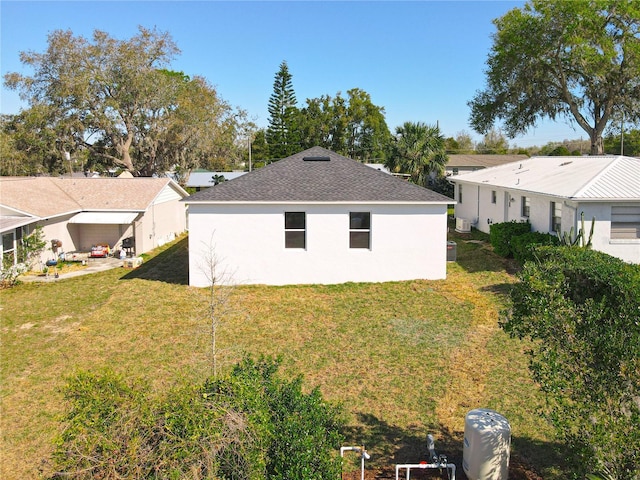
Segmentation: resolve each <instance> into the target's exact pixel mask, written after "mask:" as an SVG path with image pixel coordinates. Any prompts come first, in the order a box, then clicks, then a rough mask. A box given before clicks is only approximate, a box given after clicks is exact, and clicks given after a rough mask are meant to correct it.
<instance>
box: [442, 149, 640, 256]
mask: <svg viewBox="0 0 640 480" xmlns="http://www.w3.org/2000/svg"><path fill="white" fill-rule="evenodd" d="M450 181H451V182H453V183H455V198H456V200H457V202H458V203H457V205H456V207H455V215H456V222H457V226H458V227H460V226H461V225H465V224H467V225H472V226H474V227H475V228H477V229H478V230H481V231H483V232H486V233H488V232H489V227H490V225H491V224H492V223H501V222H509V221H526V220H529V222H531V226H532V230H534V231H538V232H545V233H553V232H555V231H560V232H569V231H570V230H571V228H572V227H573V228H574V230H575V231H577V230H578V229H579V228H580V218H581V214H582V213H584V218H585V230H587V234H588V230H589V229H590V228H591V219H592V218H593V217H595V219H596V221H595V228H594V235H593V248H594V249H595V250H599V251H601V252H605V253H608V254H609V255H612V256H615V257H618V258H621V259H622V260H625V261H627V262H632V263H640V159H638V158H631V157H624V156H589V157H575V156H573V157H533V158H530V159H526V160H522V161H517V162H513V163H509V164H506V165H501V166H496V167H492V168H486V169H483V170H478V171H476V172H472V173H467V174H464V175H458V176H455V177H450Z"/></svg>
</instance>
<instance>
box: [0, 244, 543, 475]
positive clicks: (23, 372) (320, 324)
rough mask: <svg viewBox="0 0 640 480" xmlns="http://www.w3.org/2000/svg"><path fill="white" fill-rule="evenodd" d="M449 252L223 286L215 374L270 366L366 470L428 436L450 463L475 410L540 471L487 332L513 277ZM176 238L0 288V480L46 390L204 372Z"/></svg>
mask: <svg viewBox="0 0 640 480" xmlns="http://www.w3.org/2000/svg"><path fill="white" fill-rule="evenodd" d="M458 242H459V243H458V263H457V264H450V265H449V273H448V278H447V280H443V281H412V282H390V283H383V284H344V285H313V286H291V287H265V286H242V287H235V288H234V289H232V291H231V292H230V299H229V306H230V307H232V311H233V312H234V313H233V314H232V315H228V316H227V317H225V319H224V321H223V324H222V325H221V327H220V330H219V332H218V335H219V353H220V355H221V359H222V360H223V364H224V365H227V366H229V365H231V364H233V363H235V362H236V361H237V360H239V359H240V358H241V357H242V356H243V355H244V354H245V353H251V354H266V355H279V356H282V359H283V365H282V371H283V373H285V374H286V373H288V374H290V375H298V374H302V375H303V376H304V379H305V385H307V386H308V387H309V388H311V387H314V386H319V387H320V388H321V391H322V393H323V395H324V396H325V398H327V399H329V400H331V401H334V402H339V403H341V404H342V405H343V407H344V409H345V411H346V413H347V414H348V417H349V428H348V430H347V431H346V432H345V434H346V436H347V440H348V442H349V443H350V444H365V445H366V446H367V448H368V449H369V450H370V451H371V453H372V457H373V458H372V461H371V462H369V463H368V465H369V468H371V469H372V471H373V470H378V471H382V470H384V469H385V468H387V469H388V468H389V467H392V466H393V464H395V463H405V462H415V461H420V460H423V459H424V458H425V457H426V450H425V437H426V435H427V433H434V434H435V435H436V440H437V442H438V445H439V447H438V449H439V450H441V451H442V452H443V453H447V454H448V455H449V457H450V458H451V459H452V460H454V461H456V463H457V464H458V465H460V464H461V454H462V444H461V441H460V440H461V428H462V422H463V420H464V414H465V413H466V411H468V410H470V409H472V408H476V407H487V408H495V409H496V410H498V411H501V412H502V413H504V414H505V415H507V417H508V418H509V419H510V420H511V423H512V427H513V431H514V451H515V453H516V455H523V456H526V458H534V459H535V461H536V462H537V464H539V465H541V468H547V470H548V465H547V466H545V465H546V464H545V463H544V461H545V460H544V455H543V454H542V453H541V452H544V449H545V448H546V446H547V445H548V438H549V437H548V430H545V429H540V428H539V419H538V418H537V417H536V414H535V409H536V407H537V405H538V404H539V401H540V399H539V396H538V395H537V394H536V391H535V390H534V389H533V386H532V385H531V383H530V381H528V378H529V376H528V372H527V371H526V359H525V358H524V355H523V354H522V348H521V345H520V344H519V343H518V342H515V341H513V340H511V339H509V338H508V337H506V336H505V335H504V334H503V333H502V332H501V331H500V330H499V328H498V325H497V320H498V318H497V315H498V311H499V309H500V307H501V305H502V302H503V298H502V294H503V293H504V288H505V285H507V284H508V283H509V282H512V281H513V278H512V277H511V276H510V275H509V273H508V272H507V270H505V268H504V265H503V263H501V262H502V261H501V260H499V259H497V258H496V257H495V256H493V254H492V253H491V251H490V250H489V249H487V248H486V246H483V245H482V244H481V243H480V244H478V243H470V244H467V243H463V242H464V240H463V239H458ZM186 243H187V242H186V239H185V238H181V239H179V240H178V241H177V242H175V243H174V244H171V245H167V246H165V247H163V248H162V249H160V251H159V252H156V254H154V255H153V256H151V257H150V258H148V259H147V261H146V262H145V264H144V265H143V267H141V268H140V269H137V270H134V271H127V270H123V269H114V270H110V271H107V272H102V273H98V274H93V275H87V276H82V277H77V278H73V279H67V280H63V281H59V282H55V283H46V284H45V283H35V284H25V285H20V286H18V287H17V288H15V289H12V290H7V291H3V292H0V295H1V296H2V297H1V298H2V307H3V310H2V348H3V351H2V358H1V363H0V367H1V370H0V372H1V375H2V396H1V399H2V400H1V401H2V418H1V419H0V422H1V423H0V427H1V431H2V434H1V442H0V449H1V450H2V452H3V462H2V467H1V468H2V470H1V471H0V476H1V477H2V478H9V479H10V478H34V477H36V476H37V475H38V468H39V466H40V465H41V462H42V460H43V459H46V458H48V456H49V454H50V453H51V451H52V443H51V442H52V439H53V438H54V436H55V434H56V432H57V431H58V429H59V425H58V423H57V419H58V417H59V415H60V414H61V412H62V408H63V405H62V396H61V393H60V389H61V387H62V385H63V384H64V381H65V377H66V376H68V375H69V374H71V373H73V372H75V371H77V370H78V369H89V370H95V369H98V368H101V367H106V366H108V367H110V368H112V369H113V370H115V371H116V372H120V373H125V374H127V375H128V376H132V377H140V378H143V379H145V380H146V381H148V382H149V383H150V384H151V385H153V386H154V387H155V388H156V389H163V388H165V387H166V386H167V385H170V384H172V383H174V382H176V381H178V379H181V378H183V377H187V378H191V379H194V380H201V379H202V378H203V377H204V376H205V375H207V374H208V373H209V372H210V369H211V350H210V343H209V340H210V338H209V324H208V321H207V319H206V315H205V310H204V309H205V308H206V299H207V291H206V290H205V289H194V288H190V287H188V286H186V270H185V263H184V262H185V259H186V251H187V248H186ZM7 312H11V314H8V313H7ZM523 392H525V393H523ZM536 455H537V456H536ZM541 458H542V460H540V459H541ZM548 463H550V462H548ZM43 468H44V471H45V472H46V468H47V467H46V465H45V466H44V467H43ZM387 472H388V470H387ZM514 478H524V477H514ZM549 478H553V477H552V476H551V477H549Z"/></svg>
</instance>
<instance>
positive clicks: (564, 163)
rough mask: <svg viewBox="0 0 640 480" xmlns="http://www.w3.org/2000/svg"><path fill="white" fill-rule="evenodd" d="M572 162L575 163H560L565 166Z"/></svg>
mask: <svg viewBox="0 0 640 480" xmlns="http://www.w3.org/2000/svg"><path fill="white" fill-rule="evenodd" d="M570 163H573V162H564V163H561V164H560V166H561V167H564V166H566V165H569V164H570Z"/></svg>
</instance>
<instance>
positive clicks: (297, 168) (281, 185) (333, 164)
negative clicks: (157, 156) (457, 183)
mask: <svg viewBox="0 0 640 480" xmlns="http://www.w3.org/2000/svg"><path fill="white" fill-rule="evenodd" d="M183 201H185V202H187V203H210V202H216V203H218V202H312V203H317V202H356V203H361V202H373V203H386V202H391V203H393V202H401V203H407V202H409V203H413V202H418V203H452V202H453V200H452V199H450V198H448V197H445V196H444V195H440V194H439V193H436V192H433V191H431V190H428V189H426V188H423V187H420V186H418V185H414V184H412V183H409V182H407V181H406V180H401V179H399V178H395V177H393V176H392V175H388V174H386V173H383V172H381V171H378V170H375V169H373V168H369V167H367V166H366V165H364V164H362V163H360V162H357V161H355V160H352V159H350V158H347V157H343V156H342V155H338V154H337V153H335V152H332V151H331V150H327V149H325V148H322V147H313V148H310V149H308V150H304V151H302V152H300V153H297V154H295V155H291V156H290V157H287V158H284V159H282V160H279V161H277V162H275V163H272V164H270V165H267V166H266V167H264V168H260V169H258V170H254V171H253V172H250V173H248V174H246V175H243V176H242V177H239V178H236V179H233V180H229V181H227V182H223V183H221V184H219V185H216V186H215V187H212V188H209V189H207V190H203V191H201V192H198V193H196V194H194V195H191V196H190V197H188V198H186V199H184V200H183Z"/></svg>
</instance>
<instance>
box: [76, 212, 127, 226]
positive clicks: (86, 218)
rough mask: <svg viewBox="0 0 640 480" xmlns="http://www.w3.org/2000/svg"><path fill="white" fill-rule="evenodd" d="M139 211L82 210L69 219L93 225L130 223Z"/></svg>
mask: <svg viewBox="0 0 640 480" xmlns="http://www.w3.org/2000/svg"><path fill="white" fill-rule="evenodd" d="M137 216H138V213H137V212H136V213H131V212H81V213H78V214H77V215H74V216H73V217H71V218H70V219H69V223H83V224H92V225H129V224H131V223H132V222H133V221H134V220H135V218H136V217H137Z"/></svg>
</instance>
